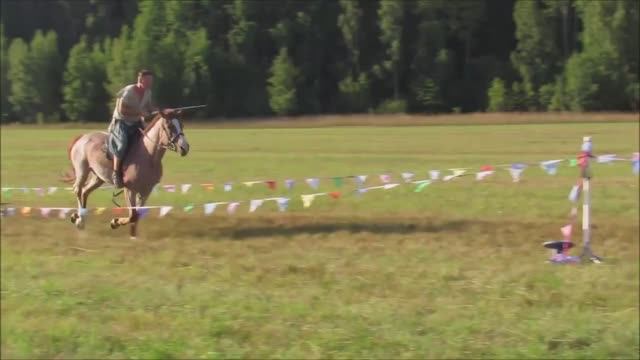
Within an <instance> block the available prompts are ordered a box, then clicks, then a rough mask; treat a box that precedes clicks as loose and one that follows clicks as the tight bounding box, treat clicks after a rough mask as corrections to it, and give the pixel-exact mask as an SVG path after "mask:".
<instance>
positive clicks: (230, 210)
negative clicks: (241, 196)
mask: <svg viewBox="0 0 640 360" xmlns="http://www.w3.org/2000/svg"><path fill="white" fill-rule="evenodd" d="M239 205H240V203H239V202H232V203H229V205H227V213H228V214H229V215H233V214H235V212H236V209H237V208H238V206H239Z"/></svg>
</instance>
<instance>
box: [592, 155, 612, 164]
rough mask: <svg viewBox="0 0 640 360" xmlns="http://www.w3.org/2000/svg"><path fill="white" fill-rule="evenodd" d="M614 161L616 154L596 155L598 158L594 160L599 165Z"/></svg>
mask: <svg viewBox="0 0 640 360" xmlns="http://www.w3.org/2000/svg"><path fill="white" fill-rule="evenodd" d="M616 159H617V157H616V154H604V155H598V157H597V158H596V160H597V161H598V163H599V164H605V163H611V162H613V161H614V160H616Z"/></svg>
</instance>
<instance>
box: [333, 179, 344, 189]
mask: <svg viewBox="0 0 640 360" xmlns="http://www.w3.org/2000/svg"><path fill="white" fill-rule="evenodd" d="M333 185H335V186H336V187H338V188H339V187H341V186H342V178H341V177H334V178H333Z"/></svg>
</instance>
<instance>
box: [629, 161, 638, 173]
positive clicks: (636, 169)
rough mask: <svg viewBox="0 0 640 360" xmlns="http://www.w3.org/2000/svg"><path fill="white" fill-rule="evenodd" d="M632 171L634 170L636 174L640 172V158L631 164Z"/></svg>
mask: <svg viewBox="0 0 640 360" xmlns="http://www.w3.org/2000/svg"><path fill="white" fill-rule="evenodd" d="M631 171H633V173H634V174H636V175H638V174H640V160H634V161H633V163H632V164H631Z"/></svg>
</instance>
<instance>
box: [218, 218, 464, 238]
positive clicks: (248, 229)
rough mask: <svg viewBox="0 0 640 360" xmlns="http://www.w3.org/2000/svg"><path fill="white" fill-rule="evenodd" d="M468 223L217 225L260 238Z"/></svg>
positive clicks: (230, 234) (441, 228) (436, 228)
mask: <svg viewBox="0 0 640 360" xmlns="http://www.w3.org/2000/svg"><path fill="white" fill-rule="evenodd" d="M468 226H469V223H468V221H459V220H455V221H447V222H442V223H418V224H416V223H406V222H405V223H399V222H375V223H374V222H366V221H359V222H357V221H356V222H324V223H307V224H304V223H303V224H295V225H277V224H273V225H264V224H260V225H251V224H248V225H245V226H242V227H236V226H231V227H223V228H219V229H218V231H217V234H218V235H220V236H223V237H226V238H229V239H232V240H245V239H251V238H260V237H292V236H296V235H322V234H333V233H338V232H347V233H350V234H358V233H370V234H376V235H404V234H415V233H440V232H451V231H454V232H459V231H463V230H465V229H466V228H467V227H468Z"/></svg>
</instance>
